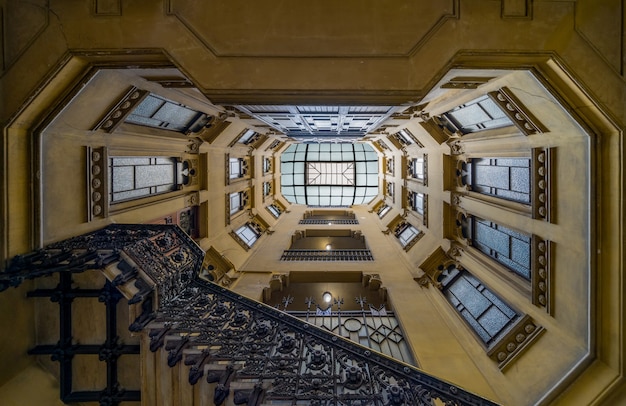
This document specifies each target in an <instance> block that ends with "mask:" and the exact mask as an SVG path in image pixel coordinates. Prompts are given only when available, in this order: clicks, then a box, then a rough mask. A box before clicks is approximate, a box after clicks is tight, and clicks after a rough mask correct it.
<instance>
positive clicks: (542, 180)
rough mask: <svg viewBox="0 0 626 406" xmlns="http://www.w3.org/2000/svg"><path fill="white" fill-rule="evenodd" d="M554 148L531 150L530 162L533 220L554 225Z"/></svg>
mask: <svg viewBox="0 0 626 406" xmlns="http://www.w3.org/2000/svg"><path fill="white" fill-rule="evenodd" d="M555 162H556V148H533V149H532V162H531V169H532V173H531V179H532V185H531V186H532V206H533V218H534V219H540V220H545V221H548V222H550V223H556V213H555V212H554V207H555V205H554V204H553V201H552V200H553V189H554V180H555V177H554V174H553V173H552V171H553V167H554V165H555Z"/></svg>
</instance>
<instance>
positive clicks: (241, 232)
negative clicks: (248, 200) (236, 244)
mask: <svg viewBox="0 0 626 406" xmlns="http://www.w3.org/2000/svg"><path fill="white" fill-rule="evenodd" d="M235 234H237V236H238V237H239V238H240V239H241V240H242V241H243V242H244V244H246V245H247V246H248V248H252V246H253V245H254V243H255V242H256V241H257V240H258V239H259V237H260V236H261V233H260V232H258V231H257V230H256V228H255V227H254V226H253V225H252V224H250V223H246V224H244V225H243V226H241V227H239V228H238V229H237V230H235Z"/></svg>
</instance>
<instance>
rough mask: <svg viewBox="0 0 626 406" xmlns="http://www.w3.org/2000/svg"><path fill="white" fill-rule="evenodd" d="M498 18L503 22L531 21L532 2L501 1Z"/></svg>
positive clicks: (526, 0) (519, 0) (528, 0)
mask: <svg viewBox="0 0 626 406" xmlns="http://www.w3.org/2000/svg"><path fill="white" fill-rule="evenodd" d="M500 17H501V18H502V19H503V20H509V19H511V20H513V19H514V20H532V19H533V1H532V0H502V6H501V12H500Z"/></svg>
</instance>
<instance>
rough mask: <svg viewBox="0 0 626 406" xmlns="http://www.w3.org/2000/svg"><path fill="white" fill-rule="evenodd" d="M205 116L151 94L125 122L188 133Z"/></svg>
mask: <svg viewBox="0 0 626 406" xmlns="http://www.w3.org/2000/svg"><path fill="white" fill-rule="evenodd" d="M204 116H205V114H204V113H201V112H199V111H196V110H192V109H190V108H189V107H187V106H183V105H182V104H180V103H176V102H175V101H172V100H168V99H166V98H164V97H161V96H157V95H155V94H152V93H151V94H149V95H148V96H147V97H146V98H145V99H143V100H142V101H141V103H139V104H138V105H137V107H135V109H134V110H133V111H132V112H131V113H130V114H129V115H128V117H126V119H125V120H124V121H125V122H127V123H131V124H139V125H144V126H148V127H156V128H163V129H166V130H172V131H178V132H186V131H187V130H189V128H190V127H191V126H192V125H193V124H194V123H196V122H197V121H198V120H199V119H201V118H203V117H204Z"/></svg>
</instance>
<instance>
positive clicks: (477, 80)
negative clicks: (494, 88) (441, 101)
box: [441, 76, 493, 89]
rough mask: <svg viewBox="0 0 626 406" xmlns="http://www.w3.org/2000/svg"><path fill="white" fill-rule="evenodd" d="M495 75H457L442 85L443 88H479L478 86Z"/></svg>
mask: <svg viewBox="0 0 626 406" xmlns="http://www.w3.org/2000/svg"><path fill="white" fill-rule="evenodd" d="M491 79H493V77H483V76H457V77H454V78H452V79H450V81H448V82H446V83H444V84H443V85H441V88H442V89H477V88H478V86H481V85H484V84H485V83H487V82H489V81H490V80H491Z"/></svg>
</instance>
